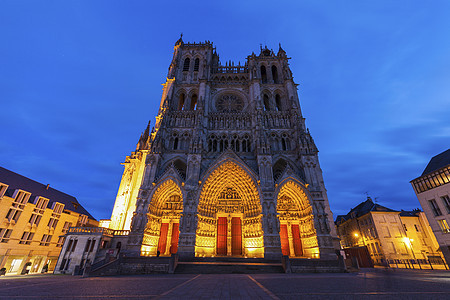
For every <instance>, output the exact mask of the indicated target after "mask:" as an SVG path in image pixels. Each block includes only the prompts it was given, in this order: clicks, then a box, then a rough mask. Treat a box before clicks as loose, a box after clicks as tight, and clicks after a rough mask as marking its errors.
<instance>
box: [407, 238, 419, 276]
mask: <svg viewBox="0 0 450 300" xmlns="http://www.w3.org/2000/svg"><path fill="white" fill-rule="evenodd" d="M403 239H404V240H405V241H407V242H408V243H409V247H410V248H411V253H412V255H413V258H414V260H415V261H416V260H417V259H416V255H415V254H414V248H413V245H412V242H414V239H410V238H408V237H404V238H403ZM417 262H418V263H419V267H420V269H422V266H421V265H420V262H419V261H418V260H417Z"/></svg>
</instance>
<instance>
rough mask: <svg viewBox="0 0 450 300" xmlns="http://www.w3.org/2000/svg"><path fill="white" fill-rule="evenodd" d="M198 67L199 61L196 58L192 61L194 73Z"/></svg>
mask: <svg viewBox="0 0 450 300" xmlns="http://www.w3.org/2000/svg"><path fill="white" fill-rule="evenodd" d="M199 67H200V59H199V58H196V59H195V60H194V72H198V69H199Z"/></svg>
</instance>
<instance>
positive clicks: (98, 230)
mask: <svg viewBox="0 0 450 300" xmlns="http://www.w3.org/2000/svg"><path fill="white" fill-rule="evenodd" d="M70 233H76V234H106V235H129V234H130V231H129V230H114V229H109V228H103V227H70V228H69V232H68V234H70Z"/></svg>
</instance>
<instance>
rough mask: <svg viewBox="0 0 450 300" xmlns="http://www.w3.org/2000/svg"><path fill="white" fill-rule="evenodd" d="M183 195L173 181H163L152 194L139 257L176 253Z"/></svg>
mask: <svg viewBox="0 0 450 300" xmlns="http://www.w3.org/2000/svg"><path fill="white" fill-rule="evenodd" d="M182 211H183V195H182V193H181V190H180V188H179V186H178V185H177V184H176V183H175V181H174V180H172V179H168V180H166V181H164V182H163V183H162V184H161V185H160V186H159V187H158V188H157V189H156V191H155V192H154V193H153V196H152V200H151V201H150V205H149V211H148V213H147V216H148V223H147V226H146V228H145V233H144V239H143V242H142V248H141V255H142V256H155V255H157V253H158V251H159V254H160V255H161V256H168V255H171V254H173V253H177V250H178V236H179V223H180V216H181V212H182Z"/></svg>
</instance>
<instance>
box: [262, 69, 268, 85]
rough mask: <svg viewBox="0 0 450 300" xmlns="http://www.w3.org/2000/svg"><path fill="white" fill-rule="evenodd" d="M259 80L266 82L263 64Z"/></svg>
mask: <svg viewBox="0 0 450 300" xmlns="http://www.w3.org/2000/svg"><path fill="white" fill-rule="evenodd" d="M261 81H262V83H267V72H266V67H265V66H261Z"/></svg>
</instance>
